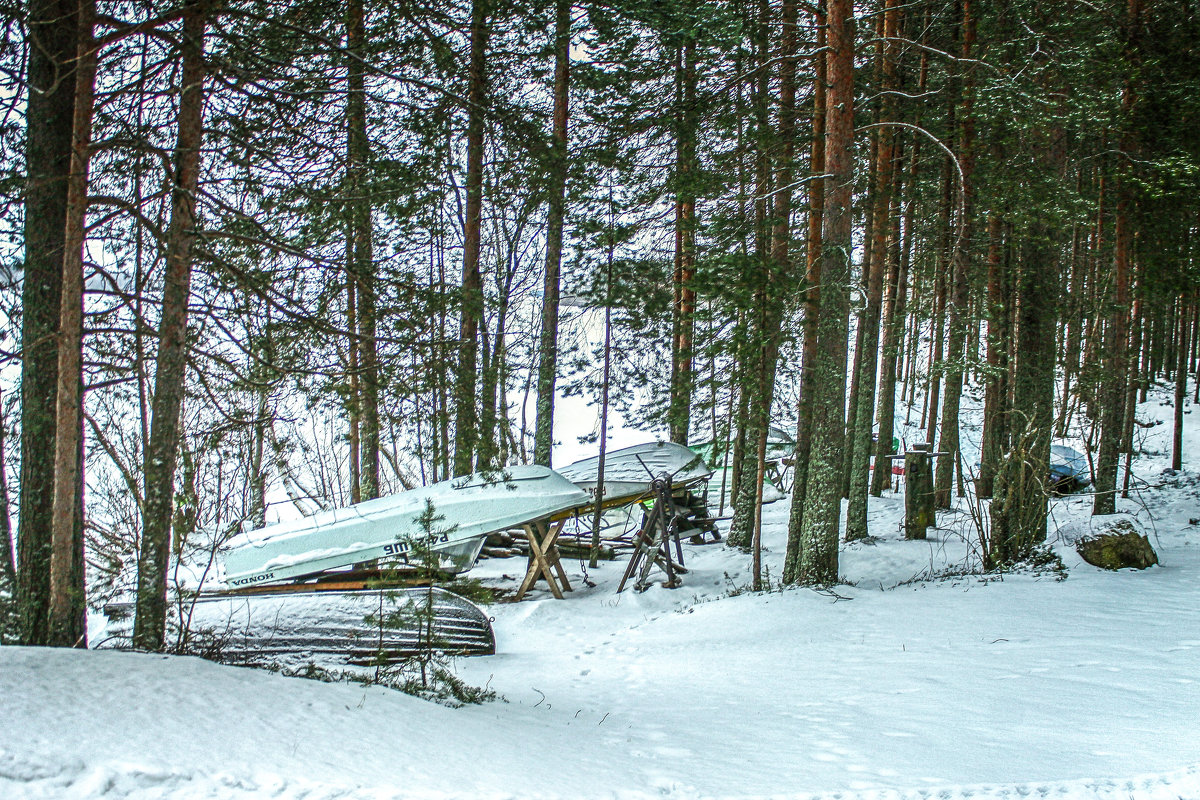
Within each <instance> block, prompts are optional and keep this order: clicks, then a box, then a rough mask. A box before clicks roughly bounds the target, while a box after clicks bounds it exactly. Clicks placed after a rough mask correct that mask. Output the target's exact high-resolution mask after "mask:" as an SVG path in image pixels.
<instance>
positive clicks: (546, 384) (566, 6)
mask: <svg viewBox="0 0 1200 800" xmlns="http://www.w3.org/2000/svg"><path fill="white" fill-rule="evenodd" d="M570 68H571V3H570V0H556V2H555V4H554V123H553V125H554V129H553V131H552V132H551V146H550V186H549V193H550V197H549V203H548V204H547V209H546V275H545V279H544V281H543V284H542V286H543V291H542V330H541V336H540V339H539V346H538V374H537V420H536V422H535V423H534V434H533V461H534V463H535V464H542V465H543V466H547V467H549V466H551V462H552V451H553V449H554V386H555V380H556V379H557V377H558V301H559V282H560V281H559V275H560V273H561V270H562V250H563V220H564V218H565V217H566V208H567V163H568V162H567V158H568V155H567V141H568V140H567V112H568V104H569V100H570V93H569V92H570V80H571V73H570Z"/></svg>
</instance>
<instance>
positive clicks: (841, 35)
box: [794, 0, 854, 584]
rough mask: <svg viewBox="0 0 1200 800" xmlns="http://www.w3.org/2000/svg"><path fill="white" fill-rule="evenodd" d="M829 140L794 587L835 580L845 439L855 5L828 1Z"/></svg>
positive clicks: (836, 575)
mask: <svg viewBox="0 0 1200 800" xmlns="http://www.w3.org/2000/svg"><path fill="white" fill-rule="evenodd" d="M827 12H828V22H829V24H828V37H829V38H828V42H829V49H828V75H827V77H828V82H829V95H828V98H827V106H826V124H827V130H828V135H827V137H826V150H825V174H827V175H829V178H828V180H829V183H828V185H827V190H826V194H825V207H824V210H823V212H822V236H821V242H822V247H821V299H820V311H819V315H818V319H817V349H816V353H815V358H814V363H813V384H814V386H813V388H814V391H813V397H812V404H813V419H812V450H811V453H810V456H809V463H808V488H807V493H806V496H805V499H804V520H803V526H802V528H801V531H800V543H799V558H798V562H797V564H796V571H795V575H794V577H795V580H797V581H799V582H800V583H804V584H828V583H833V582H835V581H836V580H837V578H838V527H839V521H840V518H841V474H842V448H843V445H844V436H845V424H846V421H845V415H846V408H845V401H846V382H845V380H844V378H845V375H846V338H847V336H848V335H849V327H850V316H849V315H850V294H849V285H850V252H851V247H852V241H851V234H852V229H851V225H852V221H853V220H852V217H853V208H852V205H851V203H852V200H853V188H854V161H853V158H852V149H853V143H854V6H853V3H852V2H850V0H829V2H828V4H827Z"/></svg>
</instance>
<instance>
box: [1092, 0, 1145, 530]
mask: <svg viewBox="0 0 1200 800" xmlns="http://www.w3.org/2000/svg"><path fill="white" fill-rule="evenodd" d="M1140 18H1141V0H1129V7H1128V17H1127V18H1126V34H1125V35H1126V41H1125V55H1126V56H1127V57H1128V58H1129V59H1130V69H1131V70H1134V69H1136V65H1135V63H1134V62H1135V61H1136V60H1137V59H1136V55H1137V46H1136V31H1137V28H1138V26H1139V25H1140ZM1136 105H1137V87H1136V85H1135V73H1134V72H1131V73H1130V75H1129V76H1128V77H1127V78H1126V80H1125V87H1124V89H1123V91H1122V96H1121V110H1122V115H1123V117H1124V118H1126V119H1128V118H1129V117H1130V116H1132V112H1133V109H1134V107H1135V106H1136ZM1134 144H1135V143H1134V133H1133V131H1132V130H1126V131H1125V133H1124V134H1123V135H1122V137H1121V145H1120V152H1121V154H1122V159H1121V162H1120V164H1119V165H1118V173H1117V204H1116V217H1115V219H1114V231H1113V247H1114V253H1113V261H1114V264H1113V271H1114V276H1113V282H1114V290H1113V305H1112V311H1111V314H1110V317H1109V325H1108V331H1107V336H1106V337H1105V353H1106V355H1105V361H1106V363H1105V366H1106V369H1105V376H1104V380H1103V381H1102V384H1101V386H1102V388H1101V392H1100V394H1101V398H1102V399H1101V401H1100V452H1099V454H1098V456H1097V459H1096V481H1095V487H1096V494H1095V501H1094V502H1093V504H1092V513H1093V514H1112V513H1113V512H1114V511H1116V502H1117V501H1116V494H1117V462H1118V459H1119V457H1120V448H1121V439H1122V437H1121V431H1122V428H1123V426H1124V421H1125V408H1124V406H1125V385H1126V384H1125V382H1126V379H1127V377H1128V372H1129V365H1128V352H1127V343H1128V341H1129V301H1130V292H1129V287H1130V277H1131V269H1130V259H1131V251H1132V249H1133V228H1132V225H1131V221H1130V215H1131V213H1132V209H1131V205H1132V204H1133V187H1132V185H1131V184H1132V176H1130V175H1128V174H1126V173H1127V172H1128V171H1129V170H1130V167H1129V159H1130V157H1132V156H1133V151H1134ZM1151 370H1152V373H1154V372H1155V370H1154V367H1153V366H1152V368H1151Z"/></svg>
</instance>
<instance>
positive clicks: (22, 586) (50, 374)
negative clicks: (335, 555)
mask: <svg viewBox="0 0 1200 800" xmlns="http://www.w3.org/2000/svg"><path fill="white" fill-rule="evenodd" d="M78 25H79V22H78V4H77V2H75V0H34V1H33V2H31V3H30V4H29V6H28V19H27V26H28V27H27V36H28V38H29V61H28V66H27V75H28V77H27V80H28V83H29V96H28V100H27V104H26V109H25V122H26V136H25V163H26V165H27V167H26V168H27V178H26V180H27V183H26V187H25V236H24V239H25V277H24V281H23V282H22V286H21V307H22V316H21V352H22V354H23V356H22V359H21V440H20V449H21V468H20V498H19V501H20V509H21V515H20V517H19V519H18V521H17V550H18V558H17V562H18V573H17V587H16V600H17V608H18V613H19V615H20V636H21V641H22V642H24V643H25V644H29V645H44V644H46V643H47V642H48V634H49V615H50V542H51V534H50V531H51V515H52V509H53V503H54V454H55V449H56V444H55V408H56V405H57V393H58V330H59V315H60V309H61V306H62V279H63V246H64V241H63V238H64V233H65V231H66V224H67V183H68V175H69V174H70V171H71V131H72V121H73V119H74V115H75V81H76V71H75V50H76V41H77V39H78V35H79V33H78Z"/></svg>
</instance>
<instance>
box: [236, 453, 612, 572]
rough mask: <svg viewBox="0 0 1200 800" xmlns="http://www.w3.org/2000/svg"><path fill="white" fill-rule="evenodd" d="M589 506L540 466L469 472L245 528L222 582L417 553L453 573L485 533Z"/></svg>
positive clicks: (470, 559) (464, 566)
mask: <svg viewBox="0 0 1200 800" xmlns="http://www.w3.org/2000/svg"><path fill="white" fill-rule="evenodd" d="M590 503H591V500H590V498H589V496H588V495H587V494H586V493H585V492H584V491H583V490H581V489H580V488H579V487H577V486H575V485H574V484H572V483H571V482H570V481H568V480H566V479H565V478H563V477H562V476H560V475H559V474H557V473H555V472H553V471H551V470H550V469H548V468H546V467H539V466H520V467H506V468H504V469H501V470H496V471H495V472H489V473H475V474H473V475H467V476H463V477H461V478H455V479H453V480H449V481H442V482H440V483H435V484H432V485H430V486H423V487H421V488H419V489H413V490H411V491H407V492H401V493H399V494H394V495H390V496H388V497H380V498H378V499H375V500H368V501H366V502H363V503H357V504H355V505H352V506H348V507H346V508H338V509H333V510H330V511H322V512H319V513H317V514H313V515H312V516H310V517H304V518H303V519H298V520H294V521H291V522H282V523H279V524H278V525H271V526H268V527H266V528H262V529H261V530H257V531H250V532H248V533H245V534H243V535H242V536H241V537H239V541H238V544H237V545H236V546H235V547H234V548H233V549H232V550H230V551H229V552H228V553H227V554H226V556H225V583H226V584H227V585H228V586H230V587H233V588H244V587H249V586H258V585H265V584H274V583H279V582H282V581H292V580H297V579H301V578H304V577H306V576H311V575H315V574H318V573H321V572H325V571H327V570H333V569H338V568H341V567H349V566H351V565H353V564H360V563H364V562H369V561H375V560H382V561H390V562H401V563H407V562H409V561H410V560H412V559H414V558H416V557H418V556H422V551H427V552H428V553H430V554H432V555H433V556H435V557H436V559H437V565H436V566H437V569H438V570H439V571H442V572H448V573H452V574H456V573H459V572H465V571H466V570H468V569H470V568H471V567H472V566H473V565H474V563H475V559H476V558H477V557H478V556H479V550H480V548H481V547H482V546H483V541H484V539H485V538H486V537H487V535H488V534H489V533H494V532H496V531H501V530H505V529H507V528H513V527H517V526H520V525H523V524H526V523H529V522H533V521H536V520H541V519H547V518H550V517H553V516H555V515H557V514H561V513H562V512H565V511H567V510H570V509H573V508H578V507H580V506H585V505H589V504H590ZM417 563H420V562H419V561H418V562H417Z"/></svg>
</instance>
